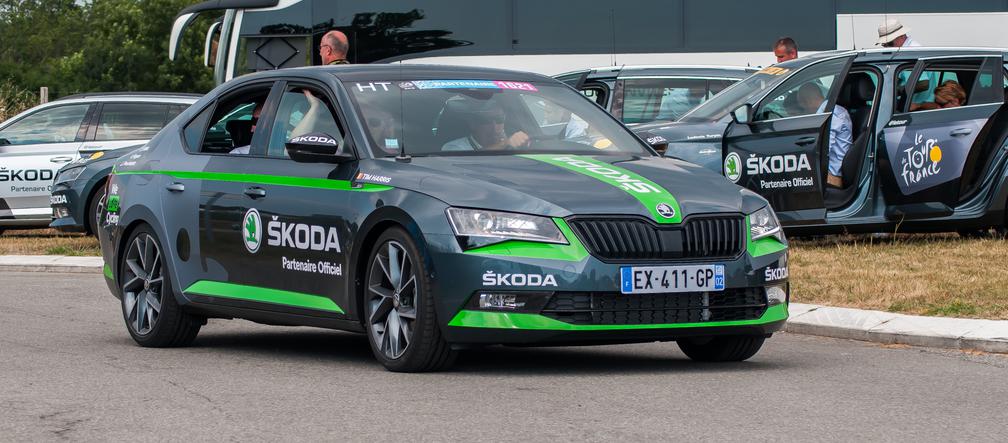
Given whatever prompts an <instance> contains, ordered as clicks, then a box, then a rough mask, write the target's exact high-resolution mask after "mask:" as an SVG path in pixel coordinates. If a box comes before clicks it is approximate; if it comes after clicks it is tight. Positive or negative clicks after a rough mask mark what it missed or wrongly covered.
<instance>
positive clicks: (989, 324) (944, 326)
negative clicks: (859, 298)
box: [784, 303, 1008, 353]
mask: <svg viewBox="0 0 1008 443" xmlns="http://www.w3.org/2000/svg"><path fill="white" fill-rule="evenodd" d="M788 313H789V315H790V317H789V318H788V322H787V324H786V325H785V327H784V330H785V331H787V332H793V333H796V334H807V335H821V336H824V337H834V338H846V339H852V340H862V341H870V342H875V343H885V344H904V345H912V346H926V347H933V348H949V349H961V350H978V351H984V352H1001V353H1008V321H1006V320H978V319H968V318H948V317H924V316H920V315H905V314H894V313H891V312H882V311H868V310H863V309H851V308H834V307H829V306H819V305H806V304H802V303H792V304H791V305H790V306H788Z"/></svg>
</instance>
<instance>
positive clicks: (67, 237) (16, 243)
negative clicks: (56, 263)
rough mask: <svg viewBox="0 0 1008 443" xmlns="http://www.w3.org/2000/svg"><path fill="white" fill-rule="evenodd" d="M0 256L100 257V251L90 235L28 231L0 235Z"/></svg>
mask: <svg viewBox="0 0 1008 443" xmlns="http://www.w3.org/2000/svg"><path fill="white" fill-rule="evenodd" d="M0 255H101V249H100V248H99V247H98V239H96V238H94V237H93V236H90V235H84V234H64V233H61V232H59V231H57V230H55V229H30V230H24V231H6V232H4V233H3V234H2V235H0Z"/></svg>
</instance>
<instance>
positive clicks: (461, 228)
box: [448, 208, 567, 244]
mask: <svg viewBox="0 0 1008 443" xmlns="http://www.w3.org/2000/svg"><path fill="white" fill-rule="evenodd" d="M448 221H449V222H451V225H452V229H454V230H455V235H458V236H460V237H477V238H486V239H497V240H502V241H503V240H525V241H534V242H542V243H561V244H567V239H566V238H564V236H563V233H561V232H560V228H557V225H556V223H554V222H553V220H552V219H550V218H548V217H539V216H536V215H528V214H516V213H513V212H498V211H487V210H482V209H464V208H448Z"/></svg>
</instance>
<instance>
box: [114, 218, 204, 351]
mask: <svg viewBox="0 0 1008 443" xmlns="http://www.w3.org/2000/svg"><path fill="white" fill-rule="evenodd" d="M161 251H162V249H161V243H160V242H159V241H158V239H157V237H156V236H155V234H154V231H153V230H152V229H151V228H150V226H147V225H143V226H140V227H139V228H137V229H136V231H134V232H133V234H131V235H130V237H129V242H127V243H126V250H125V251H123V254H122V258H121V259H120V260H121V261H120V263H119V284H120V285H121V286H120V290H121V293H122V303H121V304H122V314H123V319H124V320H125V321H126V330H128V331H129V333H130V335H131V336H132V337H133V340H134V341H136V342H137V344H139V345H140V346H144V347H152V348H165V347H175V346H186V345H189V344H190V343H192V341H193V340H194V339H195V338H196V334H198V333H199V330H200V327H201V326H203V324H204V323H206V320H205V319H204V318H202V317H197V316H195V315H191V314H188V313H186V312H183V311H182V308H181V307H180V306H179V305H178V303H177V302H176V301H175V295H174V294H173V293H172V289H171V280H169V279H170V275H169V273H168V272H167V271H168V267H167V266H165V264H164V260H165V257H164V255H162V253H161Z"/></svg>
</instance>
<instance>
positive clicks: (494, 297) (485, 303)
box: [479, 292, 525, 311]
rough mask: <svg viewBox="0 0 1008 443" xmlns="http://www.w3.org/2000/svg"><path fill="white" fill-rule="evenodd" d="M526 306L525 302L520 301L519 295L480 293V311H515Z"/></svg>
mask: <svg viewBox="0 0 1008 443" xmlns="http://www.w3.org/2000/svg"><path fill="white" fill-rule="evenodd" d="M524 306H525V300H519V299H518V294H502V293H496V292H480V294H479V307H480V309H507V310H511V311H514V310H516V309H521V308H523V307H524Z"/></svg>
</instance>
